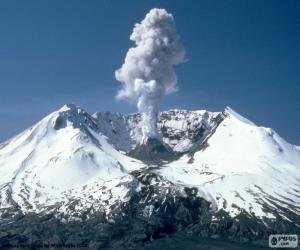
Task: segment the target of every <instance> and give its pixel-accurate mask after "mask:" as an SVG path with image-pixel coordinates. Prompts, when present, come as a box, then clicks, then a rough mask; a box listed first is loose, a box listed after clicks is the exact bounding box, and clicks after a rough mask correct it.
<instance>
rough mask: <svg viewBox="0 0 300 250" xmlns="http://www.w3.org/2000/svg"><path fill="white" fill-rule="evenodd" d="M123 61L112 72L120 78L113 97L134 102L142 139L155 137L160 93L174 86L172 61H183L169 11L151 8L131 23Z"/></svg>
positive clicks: (175, 77)
mask: <svg viewBox="0 0 300 250" xmlns="http://www.w3.org/2000/svg"><path fill="white" fill-rule="evenodd" d="M130 40H132V41H133V42H135V47H132V48H130V49H129V50H128V52H127V54H126V57H125V60H124V63H123V65H122V67H121V68H120V69H118V70H117V71H116V72H115V77H116V79H117V80H118V81H120V82H122V83H123V84H122V87H121V89H120V90H119V92H118V94H117V98H120V99H122V98H127V99H130V100H133V101H134V102H136V104H137V108H138V110H139V112H140V113H141V117H142V133H143V139H146V138H157V137H158V131H157V114H158V111H159V106H160V102H161V99H162V97H163V96H164V95H165V94H168V93H171V92H173V91H175V90H176V84H177V76H176V73H175V71H174V69H173V65H176V64H179V63H182V62H184V57H185V50H184V48H183V46H182V45H181V43H180V37H179V35H178V33H177V31H176V26H175V22H174V18H173V15H172V14H170V13H168V12H167V11H166V10H165V9H152V10H150V12H149V13H148V14H147V15H146V16H145V19H144V20H142V21H141V23H137V24H135V27H134V29H133V32H132V34H131V36H130Z"/></svg>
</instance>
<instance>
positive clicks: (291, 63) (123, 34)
mask: <svg viewBox="0 0 300 250" xmlns="http://www.w3.org/2000/svg"><path fill="white" fill-rule="evenodd" d="M153 7H162V8H166V9H167V10H168V11H169V12H171V13H173V15H174V17H175V21H176V24H177V28H178V32H179V33H180V34H181V38H182V43H183V44H184V46H185V48H186V51H187V58H188V59H189V60H188V62H187V63H185V64H182V65H179V66H177V68H176V69H177V73H178V77H179V91H178V92H177V93H175V94H172V95H170V96H168V97H166V98H165V99H164V101H163V104H162V106H163V107H162V108H163V109H169V108H186V109H209V110H212V111H218V110H223V109H224V107H225V106H226V105H228V106H230V107H232V108H233V109H235V110H236V111H237V112H239V113H240V114H242V115H244V116H246V117H247V118H249V119H250V120H252V121H254V122H255V123H257V124H258V125H264V126H268V127H272V128H274V129H275V130H276V131H277V132H278V133H279V134H280V135H281V136H283V137H284V138H286V139H287V140H288V141H289V142H291V143H294V144H298V145H300V63H299V59H300V1H298V0H295V1H293V0H289V1H276V0H257V1H255V0H251V1H250V0H244V1H243V0H236V1H230V0H226V1H225V0H224V1H221V0H220V1H213V0H207V1H194V0H193V1H192V0H191V1H188V0H185V1H182V0H169V1H146V0H144V1H141V0H132V1H130V0H128V1H124V0H119V1H117V0H97V1H92V0H89V1H83V0H82V1H77V0H64V1H62V0H47V1H46V0H36V1H30V0H27V1H23V0H19V1H15V0H1V1H0V141H4V140H5V139H7V138H9V137H11V136H13V135H15V134H16V133H18V132H21V131H22V130H23V129H25V128H27V127H28V126H30V125H32V124H34V123H35V122H37V121H38V120H40V119H41V118H42V117H44V116H45V115H46V114H48V113H50V112H52V111H54V110H56V109H58V108H59V107H60V106H62V105H63V104H64V103H70V102H74V103H76V104H78V105H80V106H82V107H83V108H85V109H86V110H87V111H89V112H90V113H93V112H95V111H106V110H111V111H120V112H131V111H135V107H134V106H132V105H129V104H127V103H126V102H116V101H115V99H114V96H115V94H116V90H117V88H118V82H117V81H116V80H115V79H114V71H115V69H117V68H119V67H120V66H121V64H122V62H123V58H124V56H125V53H126V51H127V49H128V48H129V47H130V46H132V43H131V42H130V41H129V35H130V34H131V31H132V28H133V25H134V23H136V22H137V21H140V20H141V19H142V18H143V17H144V15H145V13H146V12H148V11H149V10H150V9H151V8H153Z"/></svg>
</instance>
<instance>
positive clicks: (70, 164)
mask: <svg viewBox="0 0 300 250" xmlns="http://www.w3.org/2000/svg"><path fill="white" fill-rule="evenodd" d="M59 117H60V118H61V121H62V126H65V127H63V129H55V128H54V127H55V124H56V121H57V119H58V118H59ZM64 119H66V120H64ZM64 123H65V124H64ZM96 128H97V125H96V124H93V120H91V117H89V115H88V114H87V113H85V112H84V111H83V110H82V109H80V108H78V107H76V106H75V105H68V106H66V105H65V106H64V107H62V108H61V109H60V110H58V111H56V112H54V113H52V114H50V115H49V116H47V117H45V118H44V119H43V120H42V121H40V122H39V123H37V124H36V125H34V126H33V127H32V128H31V129H28V130H26V131H25V132H23V133H22V134H20V135H18V136H17V137H15V138H13V139H12V140H11V141H10V142H9V143H8V144H7V145H6V146H5V147H4V148H2V149H1V150H0V184H1V186H4V185H9V186H10V187H11V189H12V198H13V200H14V201H15V202H17V203H18V204H20V205H21V206H22V207H23V208H24V209H25V207H26V203H27V202H29V203H30V204H31V205H33V207H34V208H36V207H37V206H39V205H45V204H47V205H50V204H53V203H55V202H56V201H58V200H60V199H61V197H63V199H65V198H66V197H65V195H64V194H63V193H69V192H70V193H71V194H72V195H76V192H80V190H81V189H83V187H84V186H90V185H91V183H95V182H97V183H99V184H101V185H102V186H103V185H106V184H107V183H109V181H114V180H117V183H118V184H120V182H121V179H123V178H125V177H126V176H129V174H128V171H132V170H135V169H139V168H142V167H145V165H144V164H143V163H141V162H139V161H138V160H135V159H132V158H129V157H127V156H126V155H124V154H121V153H120V152H118V151H117V150H115V149H114V148H113V147H112V146H111V145H110V144H108V143H107V141H106V138H105V137H104V136H103V135H102V134H101V133H100V132H99V131H98V130H97V129H96ZM126 167H127V168H126ZM130 178H131V177H130ZM131 179H132V178H131ZM116 185H117V184H115V186H116ZM115 186H113V187H114V189H115ZM113 187H112V189H113ZM120 188H121V189H122V186H120V187H119V189H120ZM121 191H122V190H118V191H117V192H115V194H116V195H117V196H118V197H119V196H120V195H121V193H122V192H121ZM3 193H5V190H4V189H3ZM123 196H124V195H123Z"/></svg>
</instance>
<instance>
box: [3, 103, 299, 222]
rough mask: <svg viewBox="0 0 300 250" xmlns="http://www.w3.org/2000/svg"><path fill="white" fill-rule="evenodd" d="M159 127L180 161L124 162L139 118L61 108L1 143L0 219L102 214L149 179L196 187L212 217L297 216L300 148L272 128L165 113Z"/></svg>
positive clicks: (231, 114)
mask: <svg viewBox="0 0 300 250" xmlns="http://www.w3.org/2000/svg"><path fill="white" fill-rule="evenodd" d="M158 128H159V132H160V136H161V139H162V141H163V142H164V143H165V144H167V145H168V146H170V147H171V148H172V149H173V151H174V152H176V154H177V155H178V157H175V158H174V159H173V160H172V161H169V162H165V163H159V164H157V165H155V164H151V165H149V163H147V162H141V161H139V160H137V159H134V158H132V157H129V156H128V155H127V153H129V152H130V151H131V150H132V149H134V148H135V146H136V145H137V143H138V142H139V140H140V139H141V128H140V116H139V115H138V114H130V115H122V114H119V113H110V112H105V113H96V114H94V115H93V116H91V115H89V114H88V113H87V112H86V111H84V110H83V109H81V108H80V107H78V106H75V105H65V106H63V107H62V108H61V109H60V110H58V111H56V112H53V113H52V114H50V115H48V116H47V117H45V118H44V119H42V120H41V121H40V122H38V123H37V124H36V125H34V126H32V127H31V128H29V129H27V130H26V131H24V132H23V133H21V134H19V135H17V136H16V137H14V138H12V139H10V140H8V141H6V142H4V143H3V144H0V194H1V197H0V209H1V211H2V210H3V209H7V208H11V207H16V206H17V207H19V208H20V209H21V210H22V211H23V212H29V211H36V212H38V211H44V210H49V211H52V210H53V209H54V210H55V211H57V212H59V213H66V214H68V213H69V214H72V213H77V212H80V211H83V210H86V209H91V211H96V210H99V209H102V210H103V211H104V212H105V213H106V214H107V215H109V214H110V212H111V208H112V207H115V206H116V205H120V204H121V203H122V202H126V201H128V200H129V199H130V197H131V195H132V194H133V193H136V192H138V191H139V190H140V188H141V187H142V186H143V184H142V183H140V182H139V181H138V179H137V178H136V177H135V175H133V174H132V173H136V172H137V171H148V172H149V173H154V174H156V175H159V176H160V177H161V178H162V179H163V180H164V184H161V185H167V186H168V185H171V184H172V185H171V186H175V187H177V188H178V190H182V188H183V187H196V188H197V189H198V190H199V192H198V195H199V196H201V197H203V198H204V199H206V200H207V201H209V202H211V209H212V210H213V211H218V210H220V209H223V210H225V211H228V212H229V213H230V215H231V216H236V215H238V214H239V213H240V212H241V211H246V212H247V213H249V214H252V215H254V216H256V217H259V218H271V219H272V218H275V216H276V214H280V216H282V217H283V218H286V219H287V220H291V219H290V218H291V217H290V215H288V214H289V213H292V214H294V215H300V171H299V170H300V150H299V147H297V146H294V145H291V144H289V143H287V142H286V141H285V140H284V139H282V138H281V137H280V136H279V135H277V134H276V132H274V131H273V130H272V129H269V128H264V127H258V126H256V125H255V124H253V123H252V122H251V121H249V120H247V119H246V118H244V117H242V116H240V115H239V114H237V113H236V112H235V111H233V110H232V109H230V108H226V109H225V110H224V111H223V112H208V111H205V110H200V111H187V110H170V111H164V112H161V113H160V114H159V119H158ZM168 183H169V184H168ZM170 183H171V184H170ZM155 185H156V184H155ZM158 185H160V184H158ZM171 186H170V187H171ZM74 200H76V201H77V202H76V205H75V206H74V202H73V201H74ZM71 208H72V209H71ZM149 208H151V205H150V206H149ZM287 211H288V214H287Z"/></svg>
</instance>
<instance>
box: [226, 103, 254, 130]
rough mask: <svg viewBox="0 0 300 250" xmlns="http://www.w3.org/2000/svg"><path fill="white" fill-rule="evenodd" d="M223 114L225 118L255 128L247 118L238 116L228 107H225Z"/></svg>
mask: <svg viewBox="0 0 300 250" xmlns="http://www.w3.org/2000/svg"><path fill="white" fill-rule="evenodd" d="M224 113H225V114H226V115H227V116H230V117H233V118H235V119H237V120H239V121H240V122H243V123H246V124H248V125H252V126H256V125H255V124H254V123H253V122H251V121H250V120H248V119H247V118H245V117H244V116H242V115H240V114H239V113H237V112H236V111H234V110H233V109H232V108H230V107H229V106H226V108H225V110H224Z"/></svg>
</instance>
